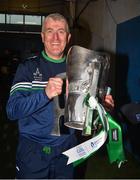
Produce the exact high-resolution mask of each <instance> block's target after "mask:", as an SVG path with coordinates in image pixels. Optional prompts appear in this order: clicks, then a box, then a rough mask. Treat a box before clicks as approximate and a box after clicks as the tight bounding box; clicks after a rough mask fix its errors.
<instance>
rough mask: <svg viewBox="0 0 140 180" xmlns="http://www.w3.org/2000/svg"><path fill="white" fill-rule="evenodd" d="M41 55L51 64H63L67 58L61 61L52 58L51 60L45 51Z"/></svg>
mask: <svg viewBox="0 0 140 180" xmlns="http://www.w3.org/2000/svg"><path fill="white" fill-rule="evenodd" d="M41 53H42V56H43V57H44V59H45V60H47V61H50V62H53V63H62V62H64V61H65V59H66V56H64V57H62V58H61V59H58V60H56V59H52V58H50V57H49V56H48V55H47V54H46V53H45V51H44V50H43V51H42V52H41Z"/></svg>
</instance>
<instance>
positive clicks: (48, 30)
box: [41, 18, 71, 59]
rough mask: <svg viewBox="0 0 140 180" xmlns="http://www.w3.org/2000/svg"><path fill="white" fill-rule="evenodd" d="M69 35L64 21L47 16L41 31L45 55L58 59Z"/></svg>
mask: <svg viewBox="0 0 140 180" xmlns="http://www.w3.org/2000/svg"><path fill="white" fill-rule="evenodd" d="M70 36H71V35H70V34H69V33H67V32H66V23H65V21H63V20H61V21H60V20H53V19H52V18H49V19H48V20H47V22H46V24H45V31H44V32H42V33H41V37H42V42H43V43H44V47H45V52H46V53H47V55H48V56H49V57H51V58H53V59H60V58H61V57H62V56H63V52H64V49H65V47H66V44H67V43H68V42H69V39H70Z"/></svg>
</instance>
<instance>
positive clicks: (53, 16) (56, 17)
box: [42, 13, 70, 33]
mask: <svg viewBox="0 0 140 180" xmlns="http://www.w3.org/2000/svg"><path fill="white" fill-rule="evenodd" d="M50 18H51V19H53V20H58V21H64V22H65V24H66V31H67V32H68V33H69V32H70V29H69V25H68V21H67V19H66V18H65V17H64V16H63V15H62V14H59V13H52V14H49V15H48V16H46V17H45V19H44V22H43V24H42V32H44V31H45V23H46V22H47V20H48V19H50Z"/></svg>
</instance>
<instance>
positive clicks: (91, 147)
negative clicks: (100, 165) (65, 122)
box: [63, 96, 109, 164]
mask: <svg viewBox="0 0 140 180" xmlns="http://www.w3.org/2000/svg"><path fill="white" fill-rule="evenodd" d="M89 105H90V107H91V108H92V109H95V108H96V109H97V111H98V113H99V116H100V119H101V121H102V125H103V128H102V130H101V131H100V133H99V134H98V135H97V136H95V137H93V138H91V139H89V140H87V141H85V142H83V143H81V144H79V145H77V146H75V147H73V148H71V149H69V150H67V151H65V152H63V154H64V155H66V156H68V158H69V159H68V162H67V164H70V163H73V162H75V161H77V160H80V159H81V158H86V157H87V156H89V155H90V154H92V153H94V152H95V151H97V150H98V149H99V148H100V147H101V146H102V145H103V144H104V142H105V141H106V139H107V134H108V133H107V132H108V130H109V124H108V121H107V119H106V118H105V110H104V108H103V107H102V106H101V105H99V104H98V102H97V100H96V99H95V98H94V97H93V96H92V97H90V98H89Z"/></svg>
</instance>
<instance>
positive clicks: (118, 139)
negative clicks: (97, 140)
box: [73, 113, 126, 168]
mask: <svg viewBox="0 0 140 180" xmlns="http://www.w3.org/2000/svg"><path fill="white" fill-rule="evenodd" d="M106 118H107V120H108V122H109V131H108V143H107V144H106V147H107V152H108V157H109V161H110V163H113V162H117V164H118V168H120V166H121V164H122V163H123V162H125V161H126V159H125V155H124V150H123V142H122V131H121V127H120V125H119V124H117V123H116V122H115V120H114V119H113V118H112V116H111V115H110V114H109V113H106ZM93 154H95V152H94V153H91V154H90V155H89V156H87V157H86V158H81V159H79V160H78V161H75V162H74V163H73V166H74V167H76V166H78V165H79V164H81V163H83V162H84V161H85V160H86V159H88V158H89V157H90V156H92V155H93Z"/></svg>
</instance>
